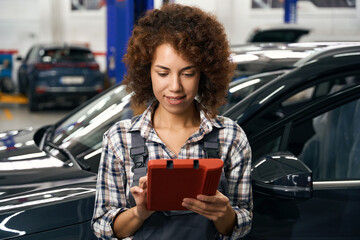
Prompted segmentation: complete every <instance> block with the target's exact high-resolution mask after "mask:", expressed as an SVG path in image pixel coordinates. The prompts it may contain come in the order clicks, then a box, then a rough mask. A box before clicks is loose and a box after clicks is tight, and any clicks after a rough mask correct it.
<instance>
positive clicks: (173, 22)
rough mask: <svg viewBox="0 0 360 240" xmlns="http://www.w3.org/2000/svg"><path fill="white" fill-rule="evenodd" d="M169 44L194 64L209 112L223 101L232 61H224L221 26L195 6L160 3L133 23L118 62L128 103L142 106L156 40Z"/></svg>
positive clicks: (200, 94) (214, 111)
mask: <svg viewBox="0 0 360 240" xmlns="http://www.w3.org/2000/svg"><path fill="white" fill-rule="evenodd" d="M164 43H167V44H170V45H171V46H172V47H173V48H174V49H175V50H176V51H177V52H178V53H179V55H181V56H182V57H184V58H185V59H186V60H188V61H190V62H193V63H194V64H195V66H196V67H197V68H198V69H199V70H200V73H201V74H200V83H199V90H198V100H199V102H200V103H201V105H202V106H203V110H204V111H205V113H206V114H207V115H209V116H212V117H214V116H215V115H216V114H217V109H218V107H220V106H221V105H222V104H223V103H225V96H226V94H227V91H228V85H229V82H230V81H231V77H232V75H233V72H234V69H235V66H234V64H233V63H232V62H231V61H230V58H229V57H230V49H229V43H228V40H227V37H226V34H225V31H224V27H223V26H222V24H221V23H219V22H218V20H217V19H216V17H215V16H214V15H212V14H209V13H206V12H204V11H202V10H200V9H199V8H196V7H190V6H183V5H179V4H165V5H163V6H162V7H161V8H160V9H154V10H151V11H148V12H147V13H146V15H145V16H143V17H142V18H140V19H139V21H138V23H137V24H136V26H134V29H133V32H132V36H131V38H130V39H129V43H128V48H127V53H126V54H125V55H124V62H125V64H126V66H127V74H126V76H125V79H124V83H125V84H127V90H128V91H129V92H134V95H133V96H132V104H134V105H135V107H136V106H144V105H145V104H147V103H149V101H151V100H152V99H154V94H153V89H152V84H151V78H150V68H151V62H152V60H153V56H154V53H155V50H156V48H157V47H158V46H160V45H162V44H164Z"/></svg>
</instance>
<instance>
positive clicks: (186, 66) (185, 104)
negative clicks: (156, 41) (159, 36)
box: [151, 44, 200, 115]
mask: <svg viewBox="0 0 360 240" xmlns="http://www.w3.org/2000/svg"><path fill="white" fill-rule="evenodd" d="M151 81H152V87H153V91H154V95H155V97H156V99H157V100H158V101H159V107H158V109H159V110H160V111H162V110H165V111H166V112H168V113H171V114H181V115H182V114H187V113H188V114H189V113H191V112H192V110H193V108H194V105H193V100H194V98H195V97H196V94H197V92H198V88H199V81H200V71H199V70H198V69H197V68H196V66H195V64H194V63H192V62H189V61H187V60H185V59H184V58H182V57H181V55H179V54H178V53H177V52H176V51H175V49H174V48H173V47H172V46H171V45H170V44H162V45H160V46H159V47H157V48H156V51H155V54H154V58H153V61H152V63H151Z"/></svg>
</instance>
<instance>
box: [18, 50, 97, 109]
mask: <svg viewBox="0 0 360 240" xmlns="http://www.w3.org/2000/svg"><path fill="white" fill-rule="evenodd" d="M18 60H22V64H21V66H20V67H19V69H18V82H19V92H20V93H23V94H27V97H28V100H29V103H28V105H29V109H30V110H31V111H35V110H38V109H39V108H40V106H41V104H42V103H45V102H47V101H53V102H59V100H61V101H64V100H67V101H71V102H72V103H81V102H84V101H85V100H87V99H89V98H91V97H93V96H95V95H96V94H98V93H99V92H101V91H103V89H104V75H103V73H101V72H100V70H99V65H98V63H97V62H96V61H95V58H94V55H93V53H92V52H91V50H90V49H89V48H88V47H85V46H78V45H69V44H37V45H34V46H33V47H31V48H30V50H29V51H28V53H27V54H26V57H25V59H21V57H19V58H18ZM78 105H79V104H78Z"/></svg>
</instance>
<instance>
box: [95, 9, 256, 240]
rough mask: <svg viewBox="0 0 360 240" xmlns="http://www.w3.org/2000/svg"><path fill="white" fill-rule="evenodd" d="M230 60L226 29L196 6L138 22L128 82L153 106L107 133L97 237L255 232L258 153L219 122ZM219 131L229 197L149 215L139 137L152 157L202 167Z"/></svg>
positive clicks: (138, 101) (139, 100) (138, 100)
mask: <svg viewBox="0 0 360 240" xmlns="http://www.w3.org/2000/svg"><path fill="white" fill-rule="evenodd" d="M229 55H230V51H229V46H228V41H227V38H226V35H225V33H224V29H223V27H222V25H221V24H220V23H219V22H218V21H217V20H216V18H215V17H214V16H212V15H210V14H208V13H205V12H203V11H202V10H200V9H198V8H195V7H189V6H182V5H178V4H168V5H164V6H163V7H162V8H161V9H156V10H152V11H149V12H148V13H147V14H146V15H145V16H144V17H142V18H141V19H140V20H139V21H138V23H137V25H136V26H135V27H134V30H133V35H132V37H131V38H130V40H129V44H128V49H127V53H126V55H125V58H124V59H125V62H126V64H127V67H128V72H127V76H126V78H125V83H126V84H127V87H128V90H129V92H134V95H133V96H132V104H133V105H134V106H135V107H139V106H144V105H147V106H149V107H148V108H147V109H146V110H145V111H144V112H143V113H142V114H141V115H140V116H139V117H137V118H136V120H134V121H131V120H123V121H120V122H118V123H116V124H115V125H114V126H112V127H111V128H110V129H109V131H108V132H107V133H106V134H105V135H104V141H103V153H102V157H101V162H100V166H99V173H98V183H97V194H96V204H95V211H94V216H93V222H92V227H93V229H94V232H95V234H96V235H97V236H98V237H99V238H102V239H112V238H126V237H134V239H145V238H147V239H169V238H176V239H218V238H224V239H225V238H231V239H238V238H240V237H242V236H244V235H246V234H247V233H248V232H249V231H250V227H251V220H252V192H251V185H250V167H251V150H250V146H249V143H248V141H247V138H246V135H245V133H244V132H243V131H242V129H241V128H240V127H239V126H238V125H237V124H236V123H235V122H233V121H232V120H230V119H228V118H225V117H220V116H217V115H216V114H217V108H218V107H219V106H220V105H221V104H223V103H224V101H225V96H226V93H227V87H228V84H229V82H230V79H231V76H232V74H233V71H234V64H233V63H231V62H230V60H229ZM213 129H218V137H217V138H218V141H219V149H218V150H219V152H218V154H219V158H221V159H222V160H223V161H224V168H223V172H224V176H225V177H226V181H227V183H228V187H227V191H223V193H222V192H220V191H217V193H216V194H215V195H214V196H204V195H199V196H197V198H196V199H189V198H185V199H184V200H183V203H182V205H183V206H184V207H185V208H187V209H188V210H189V211H186V212H183V213H179V212H170V213H169V212H153V211H149V210H147V209H146V193H147V192H146V189H147V186H146V183H147V177H146V176H142V177H141V178H140V180H139V184H138V185H136V186H133V183H134V182H135V181H134V179H135V178H136V176H135V175H137V174H134V171H133V167H134V161H133V159H132V158H131V153H130V152H131V151H130V149H131V141H132V139H131V137H132V132H135V131H138V132H140V135H141V137H142V138H143V139H144V141H145V145H146V148H147V150H148V156H147V158H148V159H175V158H177V159H195V158H205V152H204V150H203V148H202V140H203V138H204V136H205V135H206V134H208V133H210V132H212V131H213ZM132 198H133V199H134V201H135V204H131V199H132Z"/></svg>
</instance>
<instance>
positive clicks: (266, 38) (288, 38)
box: [248, 24, 311, 43]
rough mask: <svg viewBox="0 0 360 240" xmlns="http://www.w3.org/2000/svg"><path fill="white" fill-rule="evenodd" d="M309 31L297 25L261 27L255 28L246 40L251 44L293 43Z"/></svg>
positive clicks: (309, 30)
mask: <svg viewBox="0 0 360 240" xmlns="http://www.w3.org/2000/svg"><path fill="white" fill-rule="evenodd" d="M310 32H311V29H309V28H306V27H299V26H297V25H291V24H286V25H280V26H263V27H257V28H255V29H254V30H253V31H252V32H251V34H250V36H249V39H248V42H252V43H265V42H270V43H274V42H282V43H295V42H298V41H299V40H300V38H301V37H302V36H304V35H308V34H309V33H310Z"/></svg>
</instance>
